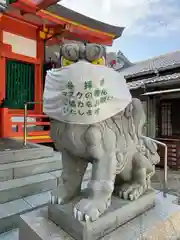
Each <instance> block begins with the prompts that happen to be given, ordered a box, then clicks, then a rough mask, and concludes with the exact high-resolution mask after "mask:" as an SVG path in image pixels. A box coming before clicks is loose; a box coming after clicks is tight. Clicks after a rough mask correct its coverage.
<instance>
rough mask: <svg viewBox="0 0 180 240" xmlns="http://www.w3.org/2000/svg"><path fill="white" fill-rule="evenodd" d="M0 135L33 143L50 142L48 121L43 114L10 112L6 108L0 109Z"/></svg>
mask: <svg viewBox="0 0 180 240" xmlns="http://www.w3.org/2000/svg"><path fill="white" fill-rule="evenodd" d="M15 118H17V120H15ZM0 123H1V127H0V137H9V138H15V139H19V140H23V141H24V144H25V145H26V143H27V141H29V142H34V143H45V142H52V140H51V138H50V137H49V129H50V122H49V120H48V117H47V116H46V115H44V114H36V113H28V111H26V116H25V111H24V114H23V113H12V112H10V111H9V109H8V108H1V109H0Z"/></svg>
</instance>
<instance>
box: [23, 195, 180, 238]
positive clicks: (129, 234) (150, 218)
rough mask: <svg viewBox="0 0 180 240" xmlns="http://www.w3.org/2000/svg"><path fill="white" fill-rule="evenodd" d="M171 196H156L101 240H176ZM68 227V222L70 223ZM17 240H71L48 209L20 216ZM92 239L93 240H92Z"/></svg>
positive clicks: (176, 210)
mask: <svg viewBox="0 0 180 240" xmlns="http://www.w3.org/2000/svg"><path fill="white" fill-rule="evenodd" d="M173 200H174V196H171V195H167V198H164V197H163V196H162V194H161V193H157V194H156V205H155V207H154V208H152V209H150V210H149V211H147V212H145V213H143V214H141V215H140V216H138V217H136V218H134V219H133V220H131V221H129V222H128V223H126V224H124V225H123V226H121V227H119V228H118V229H116V230H115V231H113V232H111V233H110V234H108V235H107V236H105V237H103V238H102V239H103V240H119V239H123V240H145V239H146V240H156V239H158V240H170V239H171V240H178V239H180V224H179V222H180V206H178V205H176V204H174V203H172V201H173ZM71 224H72V223H71ZM19 237H20V238H19V240H24V239H25V240H32V239H33V240H57V239H58V240H74V238H72V237H71V236H70V235H69V234H67V233H66V232H65V231H63V230H62V229H61V228H59V227H58V226H56V225H55V224H54V223H53V222H52V221H51V220H49V219H48V208H41V209H38V210H35V211H32V212H29V213H26V214H23V215H21V221H20V236H19ZM92 240H93V239H92Z"/></svg>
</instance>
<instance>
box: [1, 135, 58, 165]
mask: <svg viewBox="0 0 180 240" xmlns="http://www.w3.org/2000/svg"><path fill="white" fill-rule="evenodd" d="M4 141H5V140H4ZM2 144H3V146H4V148H2V146H1V148H0V164H3V163H11V162H20V161H28V160H32V159H40V158H47V157H53V155H54V150H53V148H51V147H47V146H43V145H39V144H34V143H27V146H26V147H24V146H23V143H22V142H20V141H16V140H13V139H6V141H5V142H3V143H1V145H2Z"/></svg>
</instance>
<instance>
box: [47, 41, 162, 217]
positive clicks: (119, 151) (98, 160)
mask: <svg viewBox="0 0 180 240" xmlns="http://www.w3.org/2000/svg"><path fill="white" fill-rule="evenodd" d="M60 55H61V66H62V67H63V68H64V67H65V66H69V65H71V64H72V63H73V64H74V66H78V65H76V64H77V63H78V62H79V59H80V60H83V61H84V62H88V64H89V65H90V67H91V65H93V64H96V65H97V64H99V65H102V64H105V50H104V48H103V47H101V46H99V45H94V44H88V45H86V46H84V45H83V46H79V45H78V44H65V45H64V46H63V47H62V48H61V53H60ZM75 62H76V63H75ZM83 64H84V63H82V67H83V66H84V65H83ZM82 67H81V68H80V69H82V72H83V71H84V70H83V68H82ZM64 69H65V71H66V72H68V71H69V68H68V67H65V68H64ZM110 71H114V70H110ZM68 74H69V72H68ZM83 74H84V73H83ZM116 74H118V73H116ZM68 76H70V74H69V75H68ZM93 76H94V75H93ZM112 76H113V73H112ZM87 77H89V76H87ZM48 81H51V80H48V79H47V86H46V87H45V92H44V112H45V113H47V114H48V115H49V117H51V119H52V120H51V138H52V140H53V141H54V143H55V146H56V149H57V150H58V151H60V152H62V164H63V172H62V181H63V182H62V183H61V184H60V185H59V186H58V188H57V189H56V190H55V191H53V192H52V203H59V204H64V203H68V202H69V201H71V200H73V199H74V198H76V197H77V196H79V195H80V191H81V183H82V180H83V176H84V173H85V172H86V168H87V166H88V163H92V176H91V180H90V181H89V184H88V190H87V193H88V196H87V198H83V199H81V200H80V201H79V202H78V203H77V204H76V205H75V206H74V216H75V217H76V218H78V219H79V220H85V221H88V220H90V221H95V220H96V219H98V217H99V216H100V215H101V214H103V213H104V212H105V211H106V210H107V208H108V207H109V206H110V205H111V196H112V194H113V193H114V194H116V196H118V197H119V198H122V199H127V200H132V201H133V200H136V199H137V198H139V197H140V196H141V195H143V194H144V193H145V192H146V191H147V190H148V189H150V188H151V176H152V175H153V174H154V172H155V165H156V164H157V163H158V162H159V160H160V158H159V156H158V154H157V146H156V144H155V143H154V142H153V141H152V140H150V139H149V138H146V137H144V136H143V134H142V133H143V128H144V124H145V121H146V119H145V114H144V110H143V107H142V104H141V102H140V100H138V99H130V100H129V102H128V104H127V105H126V106H125V107H123V109H121V110H120V111H118V112H116V113H115V114H113V115H112V114H111V116H110V117H109V118H107V117H106V118H105V119H103V120H102V121H98V122H93V121H92V124H90V123H88V124H87V123H85V124H82V122H80V124H78V122H75V123H72V122H70V123H69V122H68V121H65V120H64V119H63V118H62V119H63V120H62V121H61V120H59V119H58V118H56V117H53V114H51V110H52V109H51V107H50V106H48V101H49V98H50V97H49V95H48V91H49V89H51V88H53V87H52V86H51V87H49V88H48ZM119 81H121V79H119ZM122 81H123V80H122ZM112 84H113V81H112ZM109 86H110V85H109ZM126 88H127V86H126ZM119 91H120V89H119ZM127 91H129V90H127ZM74 92H75V90H74ZM55 95H56V97H55V98H56V100H57V99H58V96H59V95H58V89H56V94H55ZM71 96H72V95H71ZM69 98H70V99H71V97H69ZM63 99H64V98H63ZM110 101H111V100H110ZM60 103H63V101H59V104H60ZM66 104H67V102H66V103H65V105H66ZM55 105H57V103H56V104H54V105H52V106H55ZM103 106H104V105H103ZM112 106H114V105H112ZM57 109H58V108H57ZM56 111H57V110H56ZM71 113H72V112H71ZM54 116H55V115H54ZM63 116H64V115H63Z"/></svg>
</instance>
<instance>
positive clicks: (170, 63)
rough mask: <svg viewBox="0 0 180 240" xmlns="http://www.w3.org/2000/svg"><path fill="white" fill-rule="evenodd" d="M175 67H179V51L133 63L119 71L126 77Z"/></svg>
mask: <svg viewBox="0 0 180 240" xmlns="http://www.w3.org/2000/svg"><path fill="white" fill-rule="evenodd" d="M176 67H180V51H176V52H171V53H168V54H164V55H161V56H158V57H155V58H151V59H148V60H145V61H141V62H137V63H134V64H133V65H132V66H131V67H128V68H125V69H123V70H122V71H121V72H123V73H124V75H125V77H126V78H133V77H136V76H142V75H146V74H150V73H154V72H155V71H160V70H167V69H169V68H176Z"/></svg>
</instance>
